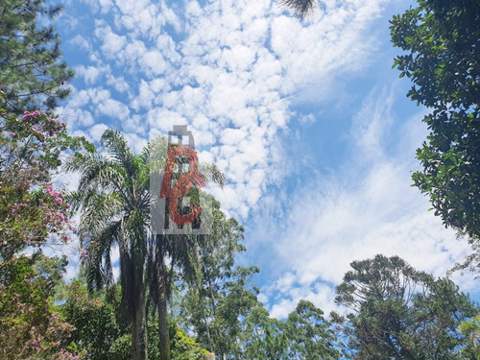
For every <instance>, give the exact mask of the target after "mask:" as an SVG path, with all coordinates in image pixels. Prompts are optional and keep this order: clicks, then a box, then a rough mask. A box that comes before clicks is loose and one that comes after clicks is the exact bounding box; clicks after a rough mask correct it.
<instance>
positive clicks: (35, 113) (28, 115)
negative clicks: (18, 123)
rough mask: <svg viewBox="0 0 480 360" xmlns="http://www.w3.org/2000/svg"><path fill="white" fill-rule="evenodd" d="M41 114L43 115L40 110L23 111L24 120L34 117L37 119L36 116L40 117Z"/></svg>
mask: <svg viewBox="0 0 480 360" xmlns="http://www.w3.org/2000/svg"><path fill="white" fill-rule="evenodd" d="M40 115H42V113H41V112H40V111H38V110H35V111H25V112H24V113H23V120H25V121H30V120H32V119H35V118H36V117H39V116H40Z"/></svg>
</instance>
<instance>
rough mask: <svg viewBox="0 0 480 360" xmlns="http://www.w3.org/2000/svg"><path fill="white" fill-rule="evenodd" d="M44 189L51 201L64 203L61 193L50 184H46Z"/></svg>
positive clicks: (58, 203)
mask: <svg viewBox="0 0 480 360" xmlns="http://www.w3.org/2000/svg"><path fill="white" fill-rule="evenodd" d="M45 191H46V192H47V194H48V195H50V196H51V197H52V199H53V202H54V203H55V204H56V205H59V206H61V205H64V204H65V202H64V200H63V196H62V194H61V193H60V192H59V191H56V190H55V189H54V188H53V186H52V185H51V184H48V185H47V186H46V188H45Z"/></svg>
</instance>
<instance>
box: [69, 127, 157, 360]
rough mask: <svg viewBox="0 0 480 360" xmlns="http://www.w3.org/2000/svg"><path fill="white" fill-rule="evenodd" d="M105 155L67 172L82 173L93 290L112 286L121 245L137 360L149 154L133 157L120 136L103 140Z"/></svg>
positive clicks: (74, 162) (83, 235) (141, 337)
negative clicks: (114, 256)
mask: <svg viewBox="0 0 480 360" xmlns="http://www.w3.org/2000/svg"><path fill="white" fill-rule="evenodd" d="M102 142H103V144H104V145H105V148H106V153H99V152H98V151H96V152H94V153H91V154H87V155H77V156H75V157H73V158H72V159H71V161H70V162H69V163H68V164H67V166H66V168H67V170H70V171H79V172H80V173H81V178H80V183H79V186H78V190H77V192H76V193H75V194H74V195H73V200H74V201H75V204H76V206H77V208H78V209H79V210H80V211H81V221H80V229H79V233H80V241H81V244H82V246H83V248H84V251H86V254H85V256H84V264H85V267H86V272H87V281H88V285H89V287H90V288H91V289H93V288H102V287H103V286H104V285H105V284H109V283H111V282H112V264H111V251H112V247H113V246H115V245H116V246H118V249H119V253H120V282H121V285H122V308H123V310H124V314H125V316H126V319H127V321H128V323H129V324H130V325H131V333H132V342H133V354H132V358H133V359H135V360H143V359H146V358H147V353H146V332H145V322H146V271H145V268H146V258H147V256H146V254H147V237H148V231H149V230H148V229H149V217H150V203H149V199H150V195H149V192H148V189H149V171H148V154H146V153H142V154H140V155H135V154H133V153H132V152H131V151H130V149H129V148H128V146H127V143H126V141H125V139H124V138H123V137H122V136H121V135H120V134H119V133H118V132H116V131H113V130H107V131H105V133H104V134H103V136H102Z"/></svg>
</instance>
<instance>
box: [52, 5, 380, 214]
mask: <svg viewBox="0 0 480 360" xmlns="http://www.w3.org/2000/svg"><path fill="white" fill-rule="evenodd" d="M385 2H386V1H384V0H349V1H342V2H339V1H334V0H328V1H323V7H322V8H321V9H319V10H318V11H316V12H315V13H314V15H312V17H310V18H308V19H307V20H305V21H300V20H298V19H297V18H295V17H293V16H291V14H289V13H288V12H286V11H285V9H284V8H283V7H280V6H279V5H278V2H276V1H274V2H272V1H270V0H258V1H246V0H245V1H232V0H227V1H218V0H215V1H213V0H212V1H207V2H201V3H200V2H198V1H185V2H182V3H179V2H172V3H168V2H165V1H160V2H153V1H149V0H139V1H135V2H133V1H126V0H116V1H113V0H112V1H109V0H83V3H84V4H83V5H82V6H84V7H86V9H87V10H86V11H84V10H82V12H81V13H75V11H76V10H77V11H78V8H77V7H76V6H72V7H69V6H66V12H67V14H66V17H67V18H68V19H72V18H75V19H76V21H74V22H72V21H71V23H73V25H72V26H73V27H72V28H71V29H70V30H68V31H67V30H65V31H67V34H66V37H67V39H68V37H69V36H70V38H71V39H72V43H73V44H78V45H80V44H81V46H78V49H77V50H78V51H84V52H85V58H86V59H87V60H86V62H87V63H82V64H79V67H78V68H77V69H78V70H79V71H78V78H77V81H76V82H75V86H74V87H73V89H72V90H73V91H72V96H71V98H70V100H69V102H68V103H67V104H65V106H64V107H63V108H62V109H60V112H61V115H62V117H63V118H64V119H65V120H66V121H67V122H69V125H70V128H72V129H73V131H75V132H76V133H78V134H85V135H87V136H89V137H90V138H92V139H94V140H96V139H98V135H99V134H98V133H99V129H100V127H99V126H97V125H96V124H94V123H92V119H95V121H96V122H97V123H105V124H108V125H109V126H113V127H115V128H117V129H119V130H121V131H123V132H124V133H126V134H127V138H128V139H129V141H130V142H131V144H132V145H133V146H134V147H135V148H139V147H140V145H141V144H144V143H145V141H146V139H148V138H149V137H151V136H157V135H158V134H165V132H166V131H168V130H170V129H171V126H172V125H173V124H188V125H189V127H190V128H191V129H192V130H193V132H194V136H195V138H196V140H197V143H198V145H199V149H200V158H201V160H204V161H209V162H213V163H216V164H217V165H218V166H219V168H220V169H221V170H222V171H223V172H224V174H225V175H226V180H227V185H226V187H225V188H224V189H223V190H221V189H215V188H214V189H212V192H213V193H214V195H215V196H216V197H217V198H218V199H219V200H220V201H221V202H222V206H223V207H224V209H226V210H227V211H229V212H230V213H231V214H232V215H235V216H238V217H240V218H243V219H245V218H246V217H247V216H248V214H249V212H250V210H251V209H252V208H253V207H255V205H256V204H257V202H258V200H259V198H260V197H261V196H262V194H264V192H265V189H266V187H267V186H268V185H269V184H270V183H271V182H272V181H273V179H276V178H277V177H275V176H274V175H275V172H276V166H275V165H276V162H277V161H281V156H279V155H278V154H275V152H276V149H277V147H276V145H275V144H276V141H277V139H278V134H279V132H280V131H282V130H283V129H286V128H288V124H289V120H290V119H291V118H292V117H293V116H295V114H294V113H292V112H291V110H289V105H290V103H291V102H290V100H291V98H292V96H294V95H295V93H296V91H298V90H299V89H300V88H301V87H303V86H305V85H308V84H311V83H313V84H320V83H322V82H325V83H328V82H331V81H332V80H333V79H335V77H336V76H339V75H341V74H345V73H348V72H351V71H355V70H358V68H359V66H361V64H363V63H364V62H365V60H366V59H367V54H368V52H369V49H370V47H371V46H372V45H371V40H372V39H371V38H370V37H369V35H368V28H369V26H370V24H371V23H372V22H373V21H374V20H375V19H376V18H377V17H378V16H379V15H380V13H381V11H382V7H383V5H384V3H385ZM75 9H76V10H75ZM75 24H76V25H75ZM67 58H68V52H67ZM72 60H74V59H72ZM102 127H103V125H102Z"/></svg>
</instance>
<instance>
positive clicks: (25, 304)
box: [0, 254, 79, 360]
mask: <svg viewBox="0 0 480 360" xmlns="http://www.w3.org/2000/svg"><path fill="white" fill-rule="evenodd" d="M65 264H66V262H65V261H64V260H62V259H58V258H48V257H46V256H44V255H41V254H36V255H34V256H33V257H26V256H21V257H18V258H12V259H10V260H8V261H6V262H2V263H0V314H1V316H0V358H1V359H2V360H17V359H57V360H61V359H62V360H67V359H69V360H77V359H79V357H78V356H77V355H76V354H75V353H74V352H72V351H70V350H69V348H68V346H69V341H70V340H69V339H70V334H71V332H72V331H73V327H72V326H71V325H70V324H68V323H67V322H66V321H65V320H64V319H63V318H62V317H61V316H60V313H59V312H58V311H57V310H56V307H55V305H54V304H53V299H52V297H53V293H54V287H55V285H56V284H57V282H58V281H59V279H60V277H61V274H62V272H63V268H64V266H65Z"/></svg>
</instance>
